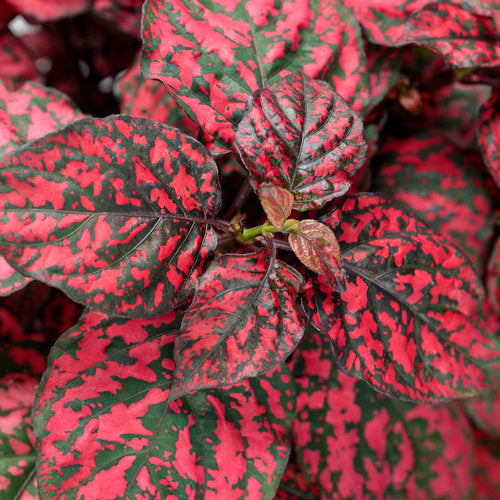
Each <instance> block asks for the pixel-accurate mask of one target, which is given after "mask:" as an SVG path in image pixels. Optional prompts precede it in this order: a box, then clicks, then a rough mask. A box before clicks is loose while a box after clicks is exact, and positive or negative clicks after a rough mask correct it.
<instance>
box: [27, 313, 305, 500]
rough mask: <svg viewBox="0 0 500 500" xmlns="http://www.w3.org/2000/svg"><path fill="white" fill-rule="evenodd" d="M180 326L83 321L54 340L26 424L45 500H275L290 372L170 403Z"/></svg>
mask: <svg viewBox="0 0 500 500" xmlns="http://www.w3.org/2000/svg"><path fill="white" fill-rule="evenodd" d="M181 316H182V313H177V312H172V313H169V314H168V315H166V316H163V317H159V318H155V319H149V320H137V319H125V318H114V319H111V318H109V317H108V316H106V315H104V314H102V313H97V312H87V313H85V314H84V316H83V317H82V320H81V321H80V323H79V324H78V325H76V326H75V327H74V328H73V329H71V330H69V331H68V332H67V333H66V334H64V335H63V336H62V337H61V338H60V339H59V341H58V342H57V343H56V345H55V346H54V348H53V350H52V354H51V356H50V359H49V369H48V371H47V372H46V375H45V377H44V379H43V381H42V384H41V387H40V389H39V391H38V394H37V398H36V401H35V406H34V412H33V422H34V428H35V435H36V438H37V450H38V461H37V468H38V481H39V487H40V493H41V495H42V496H43V497H44V498H58V497H61V496H65V497H66V498H146V497H147V498H228V499H232V498H235V499H236V498H244V497H248V498H263V499H271V498H273V495H274V492H275V491H276V489H277V487H278V484H279V479H280V477H281V474H282V472H283V470H284V468H285V465H286V462H287V460H288V455H289V452H290V444H289V441H290V429H291V425H292V419H293V417H294V412H295V395H294V388H293V382H292V380H291V376H290V373H289V371H288V369H287V367H286V365H281V366H280V367H277V368H276V369H275V370H273V371H272V372H270V373H268V374H266V375H264V376H260V377H254V378H251V379H247V380H245V381H243V382H241V383H239V384H235V385H233V386H231V387H229V388H227V389H225V390H217V389H211V390H207V391H200V392H198V393H196V394H193V395H188V396H184V397H183V398H181V399H178V400H177V401H175V402H173V403H168V397H169V393H170V390H171V384H172V380H173V369H174V362H173V349H174V340H175V337H176V336H177V334H178V331H179V328H180V320H181ZM117 423H118V425H117Z"/></svg>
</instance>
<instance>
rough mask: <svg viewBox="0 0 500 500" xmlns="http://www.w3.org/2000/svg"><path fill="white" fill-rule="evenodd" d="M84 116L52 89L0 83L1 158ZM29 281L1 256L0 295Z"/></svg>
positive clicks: (65, 98)
mask: <svg viewBox="0 0 500 500" xmlns="http://www.w3.org/2000/svg"><path fill="white" fill-rule="evenodd" d="M83 117H84V115H83V114H82V113H81V112H80V111H79V110H78V108H77V107H76V106H75V105H74V104H73V103H72V102H71V101H70V99H69V98H67V97H66V96H65V95H64V94H61V93H60V92H58V91H57V90H55V89H50V88H47V87H44V86H42V85H39V84H37V83H34V82H27V83H25V84H24V85H22V86H21V87H19V88H18V89H17V90H10V89H9V88H8V87H7V86H6V85H5V83H3V82H0V155H3V154H5V153H8V152H10V151H14V150H15V149H16V148H18V147H20V146H22V145H23V144H26V142H28V141H32V140H33V139H37V138H38V137H41V136H42V135H45V134H48V133H50V132H54V131H56V130H60V129H62V128H63V127H65V126H66V125H67V124H69V123H71V122H73V121H76V120H79V119H81V118H83ZM30 281H31V278H29V277H27V276H23V275H22V274H21V273H19V272H17V271H16V270H15V269H13V268H12V267H11V266H10V265H9V264H8V263H7V262H6V260H5V259H4V258H3V257H1V256H0V295H8V294H10V293H12V292H14V291H16V290H19V289H20V288H23V287H24V286H25V285H26V284H28V283H29V282H30Z"/></svg>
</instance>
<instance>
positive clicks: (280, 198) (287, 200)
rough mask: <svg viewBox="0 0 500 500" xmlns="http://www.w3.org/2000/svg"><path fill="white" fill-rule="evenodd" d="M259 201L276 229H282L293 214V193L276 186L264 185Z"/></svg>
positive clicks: (260, 191) (260, 190)
mask: <svg viewBox="0 0 500 500" xmlns="http://www.w3.org/2000/svg"><path fill="white" fill-rule="evenodd" d="M259 200H260V203H261V205H262V208H263V209H264V212H266V215H267V219H268V220H269V222H270V223H271V224H273V225H274V226H276V227H282V226H283V223H284V222H285V221H286V219H288V217H289V216H290V214H291V213H292V208H293V195H292V193H290V191H287V190H286V189H283V188H280V187H279V186H276V185H275V184H264V185H263V186H261V188H260V189H259Z"/></svg>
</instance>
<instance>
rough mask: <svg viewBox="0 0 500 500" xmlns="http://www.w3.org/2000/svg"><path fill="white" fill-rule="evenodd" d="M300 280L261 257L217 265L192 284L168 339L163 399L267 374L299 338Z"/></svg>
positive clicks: (235, 257)
mask: <svg viewBox="0 0 500 500" xmlns="http://www.w3.org/2000/svg"><path fill="white" fill-rule="evenodd" d="M301 285H302V277H301V276H300V275H299V274H298V273H297V272H296V271H295V270H294V269H293V268H291V267H290V266H287V265H286V264H284V263H283V262H280V261H276V260H275V259H274V258H273V257H272V256H271V255H270V254H269V251H268V250H267V249H265V248H264V249H262V250H261V251H259V252H256V253H253V254H226V255H223V256H221V257H219V258H218V259H217V260H216V261H214V262H213V263H212V264H211V266H210V267H209V268H208V270H207V272H206V273H205V274H204V275H203V276H202V277H201V278H200V284H199V288H198V290H197V291H196V294H195V297H194V299H193V302H192V303H191V305H190V307H189V309H188V310H187V312H186V314H185V315H184V319H183V320H182V329H181V331H180V333H179V335H178V336H177V338H176V339H175V372H174V382H173V385H172V389H171V395H170V399H172V400H173V399H176V398H178V397H180V396H182V395H184V394H187V393H190V392H192V391H196V390H199V389H203V388H205V387H224V386H227V385H229V384H233V383H235V382H239V381H240V380H243V379H245V378H248V377H255V376H257V375H260V374H262V373H266V372H268V371H269V370H272V369H273V368H274V367H275V366H277V365H279V364H280V363H281V362H282V361H284V360H285V358H286V357H287V356H288V355H289V354H290V353H291V352H292V351H293V350H294V349H295V346H296V345H297V342H298V341H299V340H300V338H301V337H302V333H303V331H304V325H303V320H302V317H301V313H300V311H299V308H298V304H296V302H297V299H298V293H299V290H300V288H301Z"/></svg>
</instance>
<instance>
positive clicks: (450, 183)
mask: <svg viewBox="0 0 500 500" xmlns="http://www.w3.org/2000/svg"><path fill="white" fill-rule="evenodd" d="M374 162H375V163H376V164H377V166H379V168H378V170H377V175H376V176H375V178H374V189H375V190H381V191H384V192H385V193H386V194H388V195H389V196H391V198H393V199H394V200H397V201H400V202H402V203H405V204H406V205H408V206H409V207H410V208H411V209H412V210H414V211H415V213H416V214H417V215H418V216H419V217H421V218H422V219H423V220H424V221H425V222H426V223H427V224H429V226H431V227H432V228H433V229H434V230H435V231H436V232H437V233H439V234H441V235H442V236H445V237H446V238H448V239H449V240H450V241H451V242H452V243H453V244H454V245H456V246H457V247H458V248H460V249H461V250H463V251H464V252H465V253H466V255H467V256H468V257H469V259H470V260H471V262H472V263H473V264H474V267H475V269H476V270H477V271H478V273H479V274H482V273H483V271H484V267H485V264H486V260H487V256H488V250H489V248H490V245H491V241H492V237H493V226H494V217H493V200H492V199H491V195H490V194H489V190H488V188H487V184H486V178H485V175H484V174H483V173H482V166H481V159H480V158H479V155H477V154H475V153H473V152H470V153H465V152H464V151H463V150H461V149H460V148H458V147H456V146H454V145H453V144H451V143H450V142H449V141H448V140H447V139H445V138H443V137H440V136H439V134H437V133H436V132H435V131H429V132H421V133H419V134H416V135H414V136H412V137H409V138H406V139H389V140H387V141H386V142H385V144H383V145H382V147H381V148H380V150H379V151H378V153H377V156H376V157H375V158H374ZM483 170H484V169H483Z"/></svg>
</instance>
